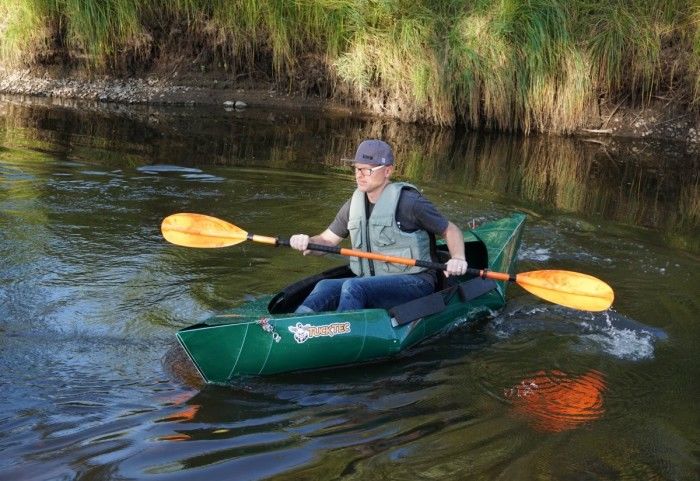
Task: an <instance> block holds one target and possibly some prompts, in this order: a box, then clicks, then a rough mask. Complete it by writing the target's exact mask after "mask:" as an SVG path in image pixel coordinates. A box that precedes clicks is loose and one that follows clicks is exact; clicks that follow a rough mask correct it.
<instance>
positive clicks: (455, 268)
mask: <svg viewBox="0 0 700 481" xmlns="http://www.w3.org/2000/svg"><path fill="white" fill-rule="evenodd" d="M445 265H446V267H447V269H445V277H450V276H463V275H464V274H466V272H467V261H465V260H464V259H460V258H458V257H453V258H452V259H450V260H449V261H447V264H445Z"/></svg>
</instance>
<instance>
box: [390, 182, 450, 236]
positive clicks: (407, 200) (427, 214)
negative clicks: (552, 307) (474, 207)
mask: <svg viewBox="0 0 700 481" xmlns="http://www.w3.org/2000/svg"><path fill="white" fill-rule="evenodd" d="M397 211H398V212H397V214H396V221H397V222H398V223H399V227H400V228H401V230H404V231H406V232H413V231H415V230H417V229H423V230H426V231H428V232H430V233H432V234H436V235H439V236H441V235H442V234H443V233H444V232H445V230H446V229H447V225H448V220H447V219H446V218H445V217H444V216H443V215H442V214H441V213H440V212H439V211H438V210H437V209H436V208H435V206H434V205H433V203H432V202H430V201H429V200H428V199H426V198H425V197H423V196H422V195H421V194H420V193H419V192H416V191H415V190H413V189H404V190H403V192H402V193H401V198H400V199H399V205H398V209H397Z"/></svg>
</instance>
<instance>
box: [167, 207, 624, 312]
mask: <svg viewBox="0 0 700 481" xmlns="http://www.w3.org/2000/svg"><path fill="white" fill-rule="evenodd" d="M160 228H161V232H162V233H163V237H165V239H166V240H167V241H168V242H172V243H173V244H177V245H180V246H185V247H200V248H217V247H228V246H233V245H236V244H240V243H241V242H245V241H247V240H251V241H253V242H261V243H263V244H271V245H275V246H286V247H289V240H287V239H279V238H277V237H267V236H261V235H255V234H249V233H248V232H246V231H244V230H243V229H241V228H240V227H237V226H235V225H233V224H231V223H229V222H226V221H224V220H221V219H217V218H216V217H211V216H208V215H203V214H189V213H179V214H173V215H171V216H168V217H166V218H165V219H163V222H162V224H161V227H160ZM307 248H308V249H309V250H312V251H319V252H328V253H332V254H340V255H343V256H348V257H362V258H365V259H372V260H376V261H381V262H389V263H392V264H403V265H407V266H417V267H424V268H427V269H435V270H440V271H444V270H445V269H446V266H445V264H440V263H438V262H431V261H424V260H420V259H409V258H405V257H394V256H385V255H382V254H377V253H374V252H364V251H356V250H352V249H345V248H341V247H338V246H327V245H321V244H309V245H308V247H307ZM466 273H467V274H471V275H475V276H480V277H484V278H488V279H493V280H497V281H510V282H515V283H516V284H518V285H519V286H520V287H522V288H523V289H525V290H526V291H528V292H530V293H532V294H534V295H536V296H538V297H541V298H542V299H545V300H547V301H549V302H553V303H555V304H559V305H562V306H566V307H571V308H574V309H581V310H584V311H604V310H606V309H608V308H609V307H610V306H611V305H612V302H613V299H614V298H615V294H614V292H613V290H612V288H611V287H610V286H609V285H607V284H606V283H605V282H603V281H601V280H600V279H597V278H595V277H593V276H589V275H588V274H581V273H579V272H571V271H562V270H542V271H531V272H521V273H520V274H515V275H511V274H507V273H502V272H491V271H488V270H485V269H474V268H471V267H470V268H468V269H467V272H466Z"/></svg>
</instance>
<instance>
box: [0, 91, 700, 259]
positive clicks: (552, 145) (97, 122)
mask: <svg viewBox="0 0 700 481" xmlns="http://www.w3.org/2000/svg"><path fill="white" fill-rule="evenodd" d="M60 103H61V105H58V106H57V105H55V104H52V103H51V102H50V101H44V102H40V101H36V100H35V101H33V102H31V103H30V104H27V103H26V102H18V101H16V100H13V99H10V100H8V98H7V97H6V98H5V101H4V102H0V138H2V139H3V143H4V144H5V146H6V147H11V148H18V149H31V150H39V151H41V150H47V151H50V152H51V153H52V154H53V155H58V156H59V157H64V158H66V159H68V160H71V159H73V160H86V159H89V160H90V162H98V163H100V164H101V165H102V166H103V167H104V168H115V169H117V168H119V169H122V168H125V167H138V166H141V165H144V164H176V165H184V166H200V167H202V166H211V165H228V166H230V165H235V166H250V167H256V168H261V167H265V168H272V169H280V170H297V171H305V172H316V173H322V172H327V171H329V170H330V171H337V172H339V173H345V172H346V169H345V166H344V164H343V163H342V162H341V160H340V159H341V158H344V157H350V156H352V155H353V153H354V149H355V147H356V145H357V144H358V143H359V142H360V141H361V140H362V139H364V138H368V137H381V138H385V139H387V140H388V141H389V142H390V143H392V144H393V145H394V147H395V151H396V157H397V159H398V165H397V171H398V175H399V176H400V177H402V178H404V179H407V180H409V181H414V182H416V183H419V184H420V185H421V186H432V187H434V188H436V189H445V190H449V191H454V192H457V193H459V192H461V193H464V194H469V195H472V196H478V197H481V198H498V199H503V200H506V201H508V202H510V203H513V204H515V206H519V207H520V208H525V209H532V210H536V211H540V212H542V211H549V212H564V213H572V214H577V215H579V216H581V217H583V218H587V219H589V220H590V221H591V222H596V221H599V220H603V219H606V220H612V221H614V222H617V223H620V224H622V225H626V226H632V227H639V228H643V229H654V230H657V231H658V232H659V234H660V236H661V237H662V238H663V239H664V241H665V242H666V243H668V244H669V245H671V246H674V247H678V248H682V249H685V250H688V251H690V252H700V235H699V234H700V160H699V157H698V154H697V152H696V151H694V150H692V146H687V145H683V144H677V145H670V144H663V143H660V142H654V141H624V140H605V141H601V140H599V139H593V140H592V141H588V140H591V139H573V138H562V137H546V136H540V137H519V136H503V135H490V134H485V133H464V132H457V131H454V130H446V129H436V128H428V127H425V126H417V125H405V124H397V123H393V122H387V121H364V120H359V119H351V118H332V117H319V116H316V115H312V114H302V113H291V112H282V111H258V110H249V111H243V112H225V111H222V110H218V109H194V108H181V109H157V108H153V107H130V108H125V107H123V106H112V105H101V104H85V103H71V102H69V101H60ZM7 155H8V154H6V153H5V154H4V155H3V159H4V161H7ZM47 168H51V167H47Z"/></svg>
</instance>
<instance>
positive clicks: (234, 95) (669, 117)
mask: <svg viewBox="0 0 700 481" xmlns="http://www.w3.org/2000/svg"><path fill="white" fill-rule="evenodd" d="M0 93H4V94H16V95H32V96H42V97H58V98H71V99H83V100H92V101H96V102H116V103H121V104H156V105H157V104H163V105H221V107H222V108H226V109H233V108H257V107H265V108H280V109H287V110H297V109H299V110H315V111H319V112H320V111H323V112H328V113H334V114H340V115H351V116H363V117H369V116H380V115H379V114H377V113H376V112H372V111H370V110H369V109H367V108H364V107H362V106H359V105H348V104H344V103H341V102H339V101H338V100H334V99H331V98H323V97H321V96H318V95H302V94H299V93H294V92H286V91H281V90H280V89H278V88H277V87H276V86H275V85H274V83H271V82H264V81H263V82H255V83H252V82H247V83H246V82H235V81H232V80H227V79H218V78H212V77H207V76H206V75H192V74H186V75H182V76H180V75H179V74H178V72H173V73H172V74H170V75H168V76H162V75H159V76H146V77H141V78H135V77H132V78H114V77H109V76H99V77H94V76H92V77H90V76H82V75H81V76H71V77H64V76H61V75H57V74H56V73H55V72H51V71H49V70H29V69H13V70H8V69H4V68H2V67H0ZM597 110H598V111H597V113H595V114H593V115H592V116H591V117H590V118H589V119H587V121H586V127H585V128H581V129H579V131H578V132H577V134H578V135H581V136H586V137H590V138H594V139H595V138H598V139H601V141H603V140H602V139H604V138H606V137H631V138H649V139H661V140H673V141H679V142H688V143H691V144H700V114H698V113H697V112H692V111H689V110H688V109H687V108H685V107H684V106H682V105H678V104H676V103H674V101H673V100H672V99H665V98H658V97H657V98H654V99H653V100H652V102H651V103H650V104H649V105H647V106H645V107H643V108H640V107H632V106H630V105H627V104H625V102H624V100H623V101H622V102H618V103H612V102H609V101H607V100H606V99H604V98H603V99H600V101H599V105H598V109H597ZM693 150H694V149H693Z"/></svg>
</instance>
